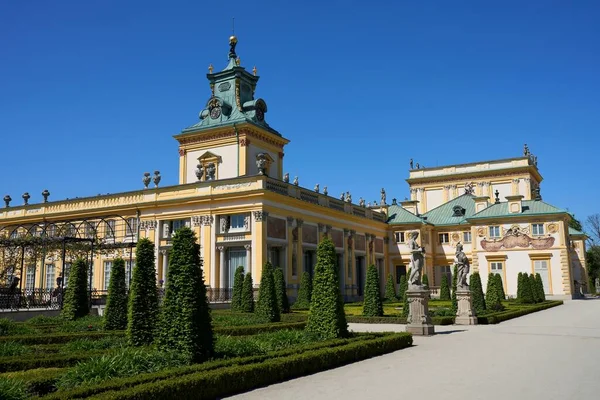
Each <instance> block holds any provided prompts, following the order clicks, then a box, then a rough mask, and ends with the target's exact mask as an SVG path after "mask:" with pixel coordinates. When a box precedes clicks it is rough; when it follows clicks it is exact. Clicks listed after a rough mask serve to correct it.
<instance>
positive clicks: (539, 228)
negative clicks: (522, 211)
mask: <svg viewBox="0 0 600 400" xmlns="http://www.w3.org/2000/svg"><path fill="white" fill-rule="evenodd" d="M531 234H532V235H533V236H542V235H543V234H544V224H531Z"/></svg>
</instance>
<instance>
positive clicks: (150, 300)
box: [127, 238, 158, 346]
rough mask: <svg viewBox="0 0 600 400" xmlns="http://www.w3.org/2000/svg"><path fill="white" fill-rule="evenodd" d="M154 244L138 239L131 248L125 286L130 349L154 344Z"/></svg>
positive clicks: (156, 316) (155, 314) (156, 303)
mask: <svg viewBox="0 0 600 400" xmlns="http://www.w3.org/2000/svg"><path fill="white" fill-rule="evenodd" d="M154 261H155V256H154V244H153V243H152V242H151V241H150V240H149V239H147V238H143V239H140V240H139V241H138V243H137V247H136V249H135V267H133V273H132V276H131V284H130V286H129V304H128V310H127V339H128V340H129V343H130V344H131V345H133V346H146V345H149V344H151V343H152V342H153V341H154V335H155V333H156V327H157V322H158V292H157V289H156V265H155V264H154Z"/></svg>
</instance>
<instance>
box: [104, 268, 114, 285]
mask: <svg viewBox="0 0 600 400" xmlns="http://www.w3.org/2000/svg"><path fill="white" fill-rule="evenodd" d="M107 267H108V268H107ZM112 267H113V262H112V261H104V290H108V285H109V284H110V273H111V271H112Z"/></svg>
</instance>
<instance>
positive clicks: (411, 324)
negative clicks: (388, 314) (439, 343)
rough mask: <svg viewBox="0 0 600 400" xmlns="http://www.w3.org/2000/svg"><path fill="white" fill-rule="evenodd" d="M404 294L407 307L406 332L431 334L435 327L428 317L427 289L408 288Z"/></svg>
mask: <svg viewBox="0 0 600 400" xmlns="http://www.w3.org/2000/svg"><path fill="white" fill-rule="evenodd" d="M406 296H407V297H408V307H409V310H408V319H407V321H406V322H407V325H406V332H408V333H412V334H413V335H419V336H429V335H433V334H434V333H435V329H434V327H433V324H432V323H431V318H430V317H429V290H424V289H423V288H419V287H416V288H409V289H408V290H407V291H406Z"/></svg>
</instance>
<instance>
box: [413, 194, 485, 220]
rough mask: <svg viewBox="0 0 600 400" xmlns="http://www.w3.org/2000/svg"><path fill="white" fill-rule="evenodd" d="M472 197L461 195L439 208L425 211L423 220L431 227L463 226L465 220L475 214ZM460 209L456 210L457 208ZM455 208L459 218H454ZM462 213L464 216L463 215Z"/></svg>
mask: <svg viewBox="0 0 600 400" xmlns="http://www.w3.org/2000/svg"><path fill="white" fill-rule="evenodd" d="M473 197H475V196H473V195H471V194H463V195H462V196H459V197H457V198H455V199H452V200H450V201H448V202H446V203H444V204H442V205H441V206H438V207H436V208H434V209H431V210H429V211H427V212H426V213H425V214H423V219H425V220H426V221H427V222H429V223H431V224H433V225H460V224H465V223H467V222H466V219H467V218H469V217H470V216H472V215H473V214H475V201H473ZM457 206H458V207H460V208H458V207H457ZM455 207H456V210H457V211H462V213H461V212H459V214H462V215H460V216H455ZM463 213H464V214H463Z"/></svg>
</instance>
